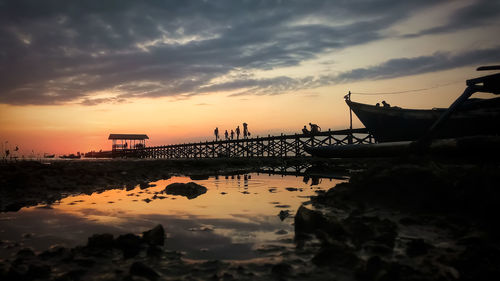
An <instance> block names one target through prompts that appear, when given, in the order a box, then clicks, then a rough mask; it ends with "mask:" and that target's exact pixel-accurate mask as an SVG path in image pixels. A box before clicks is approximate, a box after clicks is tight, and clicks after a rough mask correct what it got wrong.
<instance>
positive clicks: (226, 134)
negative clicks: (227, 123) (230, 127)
mask: <svg viewBox="0 0 500 281" xmlns="http://www.w3.org/2000/svg"><path fill="white" fill-rule="evenodd" d="M224 137H225V138H226V140H228V139H229V133H228V132H227V130H226V131H225V132H224Z"/></svg>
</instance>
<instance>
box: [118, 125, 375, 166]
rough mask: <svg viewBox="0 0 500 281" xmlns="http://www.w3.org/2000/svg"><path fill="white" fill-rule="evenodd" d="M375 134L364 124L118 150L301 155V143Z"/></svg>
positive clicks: (171, 155) (167, 155)
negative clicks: (314, 131)
mask: <svg viewBox="0 0 500 281" xmlns="http://www.w3.org/2000/svg"><path fill="white" fill-rule="evenodd" d="M374 142H375V140H374V138H373V137H372V136H371V135H370V134H369V133H368V131H367V130H366V129H365V128H360V129H352V130H350V129H347V130H336V131H331V130H328V131H324V132H318V133H314V134H294V135H283V134H281V135H279V136H270V135H269V136H267V137H255V138H247V139H238V140H236V139H233V140H219V141H205V142H196V143H183V144H173V145H164V146H150V147H145V148H140V149H129V150H123V151H121V153H120V154H121V156H125V157H138V158H164V159H181V158H183V159H185V158H217V157H301V156H309V154H308V153H307V152H306V151H305V150H304V146H308V147H319V146H327V145H346V144H369V143H374Z"/></svg>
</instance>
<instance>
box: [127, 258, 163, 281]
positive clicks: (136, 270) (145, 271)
mask: <svg viewBox="0 0 500 281" xmlns="http://www.w3.org/2000/svg"><path fill="white" fill-rule="evenodd" d="M130 274H131V275H137V276H141V277H145V278H147V279H148V280H157V279H158V278H159V277H160V275H159V274H158V273H156V271H154V270H153V269H151V268H150V267H149V266H147V265H145V264H143V263H142V262H138V261H137V262H134V263H133V264H132V265H131V266H130Z"/></svg>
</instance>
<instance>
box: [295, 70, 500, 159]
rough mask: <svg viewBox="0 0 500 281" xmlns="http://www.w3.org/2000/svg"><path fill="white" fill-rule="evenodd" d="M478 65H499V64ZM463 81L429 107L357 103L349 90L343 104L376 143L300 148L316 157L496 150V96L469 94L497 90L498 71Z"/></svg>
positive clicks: (499, 121)
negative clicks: (445, 101)
mask: <svg viewBox="0 0 500 281" xmlns="http://www.w3.org/2000/svg"><path fill="white" fill-rule="evenodd" d="M477 70H478V71H482V70H500V65H495V66H482V67H479V68H478V69H477ZM466 85H467V87H466V88H465V90H464V92H463V93H462V95H460V96H459V97H458V98H457V99H456V100H455V101H454V102H453V103H452V104H451V105H450V107H449V108H433V109H404V108H400V107H391V106H390V105H388V104H386V103H385V102H383V104H384V106H380V105H368V104H363V103H358V102H354V101H352V100H351V93H350V92H349V94H348V95H346V96H345V101H346V103H347V105H348V106H349V108H350V109H351V112H354V114H356V116H358V118H359V120H360V121H361V122H362V123H363V124H364V125H365V127H366V129H367V130H368V132H369V133H370V134H371V135H372V136H373V137H374V138H375V140H376V141H377V142H378V143H376V144H367V145H360V144H355V145H354V144H349V145H343V146H338V145H336V146H324V147H305V148H304V149H305V150H306V152H308V153H309V154H311V155H313V156H319V157H383V156H395V155H400V154H408V153H415V152H418V153H421V152H425V151H427V152H432V150H434V152H437V153H438V154H443V153H450V152H451V153H452V154H456V153H458V154H460V153H462V152H470V151H482V153H486V152H485V150H484V149H483V148H485V147H487V148H488V149H487V150H486V151H490V152H491V151H495V152H498V144H499V143H500V98H499V97H496V98H490V99H478V98H470V97H471V96H472V95H473V94H474V93H477V92H482V93H491V94H494V95H500V73H496V74H491V75H486V76H482V77H479V78H474V79H469V80H467V81H466ZM351 128H352V118H351ZM440 140H443V142H440ZM458 144H460V145H458ZM492 144H493V145H492ZM493 148H495V149H493Z"/></svg>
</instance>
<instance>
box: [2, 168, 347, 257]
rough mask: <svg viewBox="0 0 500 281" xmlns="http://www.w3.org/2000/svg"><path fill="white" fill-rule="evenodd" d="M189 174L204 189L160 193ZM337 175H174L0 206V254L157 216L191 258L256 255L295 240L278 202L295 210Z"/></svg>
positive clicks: (128, 228)
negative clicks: (48, 201)
mask: <svg viewBox="0 0 500 281" xmlns="http://www.w3.org/2000/svg"><path fill="white" fill-rule="evenodd" d="M190 181H194V182H196V183H198V184H201V185H203V186H205V187H207V189H208V190H207V192H206V193H205V194H202V195H200V196H199V197H197V198H194V199H191V200H189V199H187V198H186V197H182V196H174V195H168V194H165V193H161V192H162V191H163V190H164V189H165V187H166V186H167V185H169V184H171V183H174V182H190ZM336 183H338V181H337V180H328V179H323V180H322V182H320V183H319V185H315V186H310V185H308V184H306V183H304V182H303V181H302V178H298V177H295V176H279V175H271V176H269V175H262V174H261V175H257V174H251V175H250V177H249V178H247V177H246V176H243V175H241V176H234V178H232V177H231V176H229V177H228V178H226V177H225V176H219V177H217V178H215V177H210V178H209V179H207V180H191V179H190V178H187V177H173V178H171V179H168V180H160V181H156V182H152V183H151V184H152V185H155V186H151V187H148V188H145V189H141V188H140V187H139V186H137V187H135V188H134V189H132V190H128V191H127V190H126V189H113V190H108V191H105V192H102V193H99V194H97V193H95V194H92V195H78V196H71V197H67V198H65V199H63V200H62V201H61V202H60V203H59V204H56V205H52V208H44V207H43V206H39V207H32V208H23V209H22V210H20V211H19V212H16V213H4V214H0V239H1V240H2V241H3V242H2V243H0V248H1V249H0V257H2V256H4V257H5V256H6V255H8V254H9V253H10V252H12V251H17V250H19V249H20V248H21V247H26V246H28V247H33V248H34V249H35V250H42V249H46V248H48V247H49V246H51V245H54V244H59V245H63V246H75V245H78V244H84V243H86V241H87V237H89V236H91V235H92V234H94V233H105V232H107V233H112V234H115V235H116V234H122V233H128V232H133V233H137V234H140V233H141V232H142V231H145V230H147V229H150V228H151V227H154V226H155V225H156V224H159V223H160V224H162V225H163V226H164V227H165V230H166V232H167V237H168V238H167V241H166V248H167V249H169V250H179V251H183V252H185V253H186V257H188V258H192V259H250V258H256V257H260V256H261V255H262V254H259V253H260V252H259V251H256V250H257V249H259V248H261V247H263V246H268V245H279V246H287V247H292V246H293V245H292V244H290V243H289V241H290V239H292V238H293V225H292V223H293V219H292V218H287V219H285V220H284V221H281V220H280V218H279V217H278V213H279V212H280V211H281V210H289V211H290V213H291V215H292V216H293V215H294V214H295V212H296V210H297V209H298V207H299V206H300V204H301V203H302V202H304V201H307V200H308V196H310V195H314V193H315V192H314V191H315V190H318V189H328V188H330V187H332V186H334V185H335V184H336ZM287 187H294V188H298V189H299V190H298V191H289V190H287V189H286V188H287ZM147 199H150V200H151V201H150V202H149V203H147V202H146V201H147ZM145 200H146V201H145ZM280 230H281V232H279V234H277V233H276V232H277V231H280ZM283 230H284V231H283ZM285 232H286V233H285ZM282 233H285V234H282ZM16 243H17V244H16Z"/></svg>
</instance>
